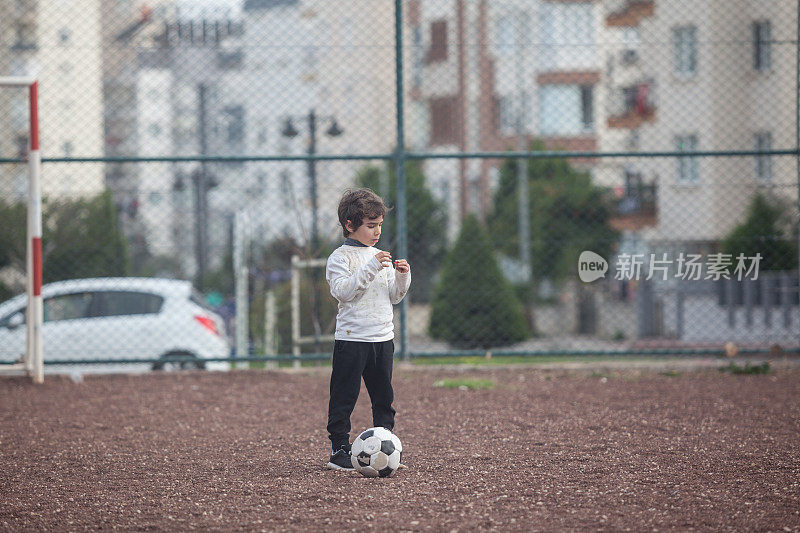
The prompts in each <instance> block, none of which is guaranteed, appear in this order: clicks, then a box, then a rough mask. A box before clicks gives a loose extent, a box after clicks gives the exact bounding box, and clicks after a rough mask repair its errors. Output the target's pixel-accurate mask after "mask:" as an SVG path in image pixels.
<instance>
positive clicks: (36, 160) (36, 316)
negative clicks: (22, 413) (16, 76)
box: [27, 81, 44, 383]
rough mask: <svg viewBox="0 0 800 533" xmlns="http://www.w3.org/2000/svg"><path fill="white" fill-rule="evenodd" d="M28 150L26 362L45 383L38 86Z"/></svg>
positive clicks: (35, 84)
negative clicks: (28, 250)
mask: <svg viewBox="0 0 800 533" xmlns="http://www.w3.org/2000/svg"><path fill="white" fill-rule="evenodd" d="M28 91H29V101H30V128H31V146H30V154H29V155H28V165H29V166H30V174H31V175H30V183H29V188H28V246H29V249H30V252H29V257H30V263H29V264H28V354H27V355H28V357H27V359H28V361H29V364H30V365H31V368H30V370H29V372H30V373H31V375H32V377H33V381H34V383H42V382H44V360H43V356H42V319H43V308H42V184H41V171H42V156H41V152H40V151H39V82H38V81H34V82H33V83H31V84H30V86H29V88H28Z"/></svg>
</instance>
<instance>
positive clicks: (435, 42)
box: [425, 20, 447, 63]
mask: <svg viewBox="0 0 800 533" xmlns="http://www.w3.org/2000/svg"><path fill="white" fill-rule="evenodd" d="M425 60H426V61H425V62H426V63H437V62H439V61H446V60H447V21H446V20H435V21H433V22H431V47H430V48H428V55H427V57H426V58H425Z"/></svg>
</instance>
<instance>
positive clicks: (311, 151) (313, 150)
mask: <svg viewBox="0 0 800 533" xmlns="http://www.w3.org/2000/svg"><path fill="white" fill-rule="evenodd" d="M293 120H305V121H308V155H309V156H312V157H309V159H308V161H307V165H308V181H309V186H310V192H311V246H310V248H311V250H314V251H316V248H317V246H319V227H318V213H317V161H316V159H314V158H313V156H314V155H316V154H317V122H318V121H321V120H326V121H329V122H330V126H329V127H328V129H327V130H325V134H326V135H328V136H329V137H338V136H339V135H341V134H342V133H344V130H343V129H342V128H340V127H339V124H338V123H337V122H336V118H335V117H333V116H319V115H317V114H316V112H315V111H314V109H311V111H309V112H308V115H305V116H301V117H292V116H288V117H286V119H285V122H284V124H283V128H282V129H281V135H283V136H284V137H288V138H294V137H296V136H297V135H298V134H299V132H298V131H297V129H296V128H295V127H294V124H293V122H292V121H293Z"/></svg>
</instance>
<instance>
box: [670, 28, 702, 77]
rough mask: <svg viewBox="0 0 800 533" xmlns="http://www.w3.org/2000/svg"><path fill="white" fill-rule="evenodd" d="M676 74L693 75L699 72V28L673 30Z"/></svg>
mask: <svg viewBox="0 0 800 533" xmlns="http://www.w3.org/2000/svg"><path fill="white" fill-rule="evenodd" d="M672 44H673V49H674V52H675V72H677V73H678V74H684V75H691V74H694V73H696V72H697V28H695V27H694V26H681V27H679V28H675V29H673V30H672Z"/></svg>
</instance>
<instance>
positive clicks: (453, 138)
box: [430, 96, 458, 145]
mask: <svg viewBox="0 0 800 533" xmlns="http://www.w3.org/2000/svg"><path fill="white" fill-rule="evenodd" d="M457 103H458V99H457V98H456V97H454V96H446V97H444V98H431V99H430V121H431V122H430V131H431V144H433V145H437V144H451V143H455V142H457V140H458V132H457V130H456V123H457V122H456V121H457V114H456V111H457V107H458V106H457Z"/></svg>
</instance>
